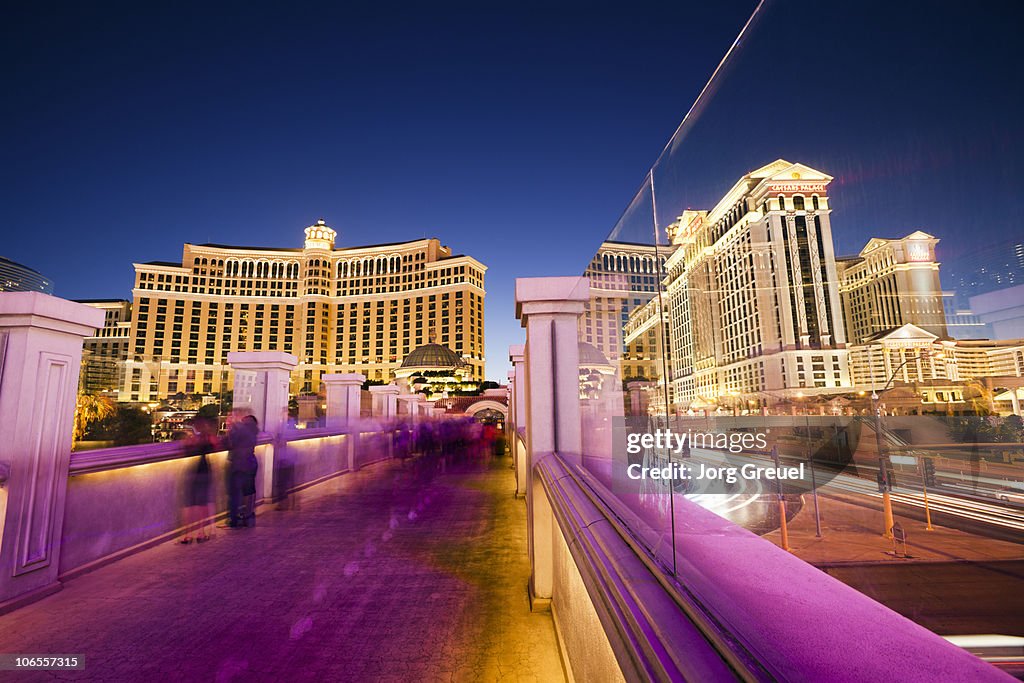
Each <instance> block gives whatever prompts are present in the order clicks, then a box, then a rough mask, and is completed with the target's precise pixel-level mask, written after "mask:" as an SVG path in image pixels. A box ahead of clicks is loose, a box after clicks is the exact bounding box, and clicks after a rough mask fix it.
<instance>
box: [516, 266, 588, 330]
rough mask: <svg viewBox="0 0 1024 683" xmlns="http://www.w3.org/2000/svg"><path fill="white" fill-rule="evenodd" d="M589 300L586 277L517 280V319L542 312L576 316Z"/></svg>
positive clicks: (523, 318)
mask: <svg viewBox="0 0 1024 683" xmlns="http://www.w3.org/2000/svg"><path fill="white" fill-rule="evenodd" d="M589 300H590V281H589V280H588V279H587V278H585V277H526V278H523V277H521V278H517V279H516V318H517V319H519V320H522V321H523V324H524V325H525V324H526V318H528V317H529V316H531V315H536V314H544V313H549V314H550V313H569V314H575V315H579V314H581V313H582V312H583V305H584V303H586V302H587V301H589Z"/></svg>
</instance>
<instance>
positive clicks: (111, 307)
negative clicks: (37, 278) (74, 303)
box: [78, 299, 132, 394]
mask: <svg viewBox="0 0 1024 683" xmlns="http://www.w3.org/2000/svg"><path fill="white" fill-rule="evenodd" d="M78 303H80V304H85V305H86V306H91V307H93V308H98V309H100V310H101V311H103V314H104V316H103V327H101V328H100V329H98V330H96V333H95V334H94V335H93V336H91V337H86V338H85V339H84V340H83V343H82V372H81V373H80V375H79V382H80V384H81V386H82V391H84V392H85V393H87V394H100V393H109V392H117V391H119V390H120V389H121V386H122V385H123V384H124V368H125V361H126V360H127V359H128V352H129V350H130V344H131V339H132V338H131V325H132V323H131V315H132V304H131V302H129V301H125V300H123V299H84V300H79V301H78Z"/></svg>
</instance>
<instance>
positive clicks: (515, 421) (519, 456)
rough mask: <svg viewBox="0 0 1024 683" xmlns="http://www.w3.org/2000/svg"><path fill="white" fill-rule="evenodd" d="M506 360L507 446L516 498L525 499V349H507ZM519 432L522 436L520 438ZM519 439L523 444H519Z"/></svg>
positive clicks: (511, 347) (523, 347)
mask: <svg viewBox="0 0 1024 683" xmlns="http://www.w3.org/2000/svg"><path fill="white" fill-rule="evenodd" d="M508 359H509V362H510V363H512V370H510V371H509V373H508V381H509V401H508V413H509V418H510V420H509V422H510V424H511V427H510V428H509V430H508V431H509V445H510V446H511V447H512V457H513V458H514V460H513V465H514V466H515V471H516V496H517V497H519V498H525V497H526V480H527V474H528V473H529V471H530V467H529V458H527V457H526V444H525V434H526V370H525V369H524V368H525V365H526V347H525V346H523V345H521V344H516V345H512V346H510V347H508ZM520 432H521V433H522V436H520ZM520 438H521V439H522V440H523V442H520Z"/></svg>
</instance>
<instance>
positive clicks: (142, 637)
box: [0, 458, 564, 683]
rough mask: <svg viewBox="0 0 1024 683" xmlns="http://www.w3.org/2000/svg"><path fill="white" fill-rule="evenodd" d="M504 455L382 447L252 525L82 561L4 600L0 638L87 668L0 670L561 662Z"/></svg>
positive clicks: (442, 677) (114, 673)
mask: <svg viewBox="0 0 1024 683" xmlns="http://www.w3.org/2000/svg"><path fill="white" fill-rule="evenodd" d="M508 465H509V459H508V458H503V459H499V460H492V461H489V462H487V463H481V464H477V465H473V466H469V465H463V466H458V467H452V466H449V467H448V468H447V471H446V472H444V473H425V472H419V473H417V472H416V468H414V467H412V466H411V465H408V466H406V467H405V468H403V467H402V466H401V465H399V464H398V463H395V462H389V463H384V464H380V465H374V466H372V467H370V468H367V469H365V470H363V471H361V472H358V473H355V474H351V475H345V476H342V477H339V478H337V479H334V480H332V481H330V482H327V483H325V484H321V485H319V486H317V487H314V488H312V489H309V490H308V491H307V492H305V493H304V494H303V495H302V496H301V497H300V500H299V503H300V506H299V509H298V510H292V511H287V512H279V511H274V510H268V511H266V512H263V513H261V514H260V516H259V524H258V526H257V527H256V528H255V529H245V530H239V531H233V530H220V529H218V530H217V534H216V537H215V539H214V540H213V541H212V542H211V543H207V544H203V545H199V546H196V545H191V546H181V545H174V544H166V545H162V546H159V547H157V548H154V549H152V550H149V551H147V552H144V553H140V554H138V555H135V556H132V557H130V558H127V559H125V560H122V561H120V562H117V563H115V564H112V565H110V566H107V567H104V568H102V569H100V570H97V571H95V572H93V573H91V574H88V575H86V576H83V577H80V578H78V579H75V580H73V581H71V582H69V583H68V585H67V586H66V587H65V589H64V590H63V591H61V592H60V593H58V594H56V595H53V596H51V597H48V598H46V599H44V600H41V601H39V602H37V603H34V604H32V605H30V606H28V607H25V608H22V609H21V610H18V611H16V612H13V613H11V614H8V615H5V616H2V617H0V649H2V651H3V652H6V653H32V654H47V653H65V654H70V653H78V654H83V655H84V657H85V663H86V665H85V670H84V671H77V672H60V673H56V672H54V673H19V674H5V673H0V676H7V677H16V680H55V679H57V680H70V679H83V680H84V679H87V680H99V681H108V680H109V681H134V680H148V681H167V680H182V681H206V680H209V681H232V680H237V681H243V680H244V681H254V680H256V681H261V680H274V681H284V680H289V681H291V680H318V681H402V682H403V683H413V682H416V681H497V680H508V681H544V682H548V681H560V680H563V678H564V676H563V673H562V668H561V664H560V661H559V657H558V652H557V646H556V642H555V634H554V628H553V626H552V621H551V618H550V615H542V614H533V613H531V612H530V611H529V605H528V600H527V595H526V589H525V586H526V581H527V576H528V573H529V565H528V561H527V555H526V533H525V508H524V505H523V503H522V501H520V500H516V499H514V498H513V497H512V494H511V491H512V483H513V482H512V476H513V475H512V473H511V472H510V470H509V468H508ZM13 679H14V678H12V680H13ZM5 680H6V679H5Z"/></svg>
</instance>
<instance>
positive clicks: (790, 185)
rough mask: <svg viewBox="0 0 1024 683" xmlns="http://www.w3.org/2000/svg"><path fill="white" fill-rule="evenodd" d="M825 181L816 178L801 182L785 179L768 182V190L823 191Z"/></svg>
mask: <svg viewBox="0 0 1024 683" xmlns="http://www.w3.org/2000/svg"><path fill="white" fill-rule="evenodd" d="M826 185H828V183H827V182H825V181H823V180H816V181H813V182H802V181H799V180H787V181H783V182H775V183H768V188H767V191H768V192H812V193H813V192H824V191H825V186H826Z"/></svg>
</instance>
